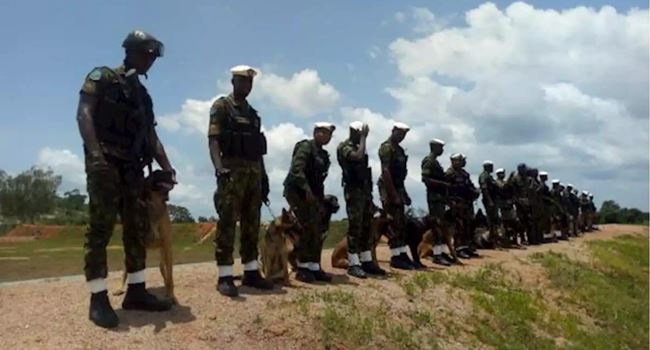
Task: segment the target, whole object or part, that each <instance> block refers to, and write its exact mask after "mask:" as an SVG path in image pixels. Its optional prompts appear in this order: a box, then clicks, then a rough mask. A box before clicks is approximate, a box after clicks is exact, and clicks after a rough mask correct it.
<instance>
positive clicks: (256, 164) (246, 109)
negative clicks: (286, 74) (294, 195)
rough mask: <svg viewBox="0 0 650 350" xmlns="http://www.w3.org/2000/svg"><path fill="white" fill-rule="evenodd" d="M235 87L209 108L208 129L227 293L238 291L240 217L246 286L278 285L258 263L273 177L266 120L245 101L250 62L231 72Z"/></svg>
mask: <svg viewBox="0 0 650 350" xmlns="http://www.w3.org/2000/svg"><path fill="white" fill-rule="evenodd" d="M230 71H231V73H232V79H231V83H232V86H233V91H232V93H231V94H230V95H228V96H223V97H220V98H218V99H217V100H216V101H215V102H214V103H213V104H212V108H210V125H209V129H208V137H209V146H210V157H211V159H212V164H213V165H214V169H215V175H216V177H217V191H216V192H215V196H214V201H215V209H216V210H217V213H218V214H219V225H218V226H217V234H216V237H215V240H214V242H215V254H214V255H215V260H216V261H217V267H218V272H219V280H218V282H217V290H218V291H219V293H221V294H222V295H225V296H230V297H235V296H237V295H238V294H239V292H238V290H237V287H235V284H234V282H233V256H232V252H233V247H234V244H235V226H236V223H237V221H240V232H241V236H240V240H241V246H240V256H241V261H242V263H243V265H244V277H243V279H242V285H244V286H249V287H253V288H258V289H267V290H268V289H273V283H271V282H270V281H266V280H264V279H263V278H262V276H261V275H260V272H259V269H258V266H257V255H258V251H257V238H258V235H259V226H260V209H261V207H262V202H268V194H269V185H268V183H269V182H268V176H267V174H266V169H265V167H264V159H263V156H264V155H265V154H266V138H265V137H264V133H262V132H261V127H262V125H261V124H262V123H261V119H260V117H259V115H258V114H257V111H256V110H255V109H254V108H253V107H251V105H250V104H249V103H248V101H246V97H247V96H248V94H249V93H250V91H251V89H252V88H253V77H255V75H256V74H257V72H256V71H255V70H254V69H253V68H251V67H249V66H236V67H233V68H232V69H231V70H230Z"/></svg>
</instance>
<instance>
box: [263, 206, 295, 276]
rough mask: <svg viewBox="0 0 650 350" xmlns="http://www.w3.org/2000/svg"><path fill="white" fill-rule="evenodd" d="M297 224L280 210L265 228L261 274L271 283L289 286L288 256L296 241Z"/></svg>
mask: <svg viewBox="0 0 650 350" xmlns="http://www.w3.org/2000/svg"><path fill="white" fill-rule="evenodd" d="M299 231H300V229H299V224H298V220H297V219H296V217H295V215H294V214H293V213H292V212H290V211H288V210H286V209H284V208H283V209H282V215H280V216H279V217H278V218H276V219H275V220H273V221H272V222H271V223H270V224H269V226H268V227H267V228H266V231H265V234H264V244H263V245H262V248H261V258H262V272H263V273H264V277H265V278H266V279H267V280H269V281H273V282H282V283H283V284H284V285H289V266H288V265H289V254H290V253H291V252H292V251H293V247H294V242H296V241H297V240H298V235H299Z"/></svg>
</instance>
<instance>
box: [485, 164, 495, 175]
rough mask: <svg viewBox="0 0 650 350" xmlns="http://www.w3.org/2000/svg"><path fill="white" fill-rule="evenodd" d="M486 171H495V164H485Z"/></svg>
mask: <svg viewBox="0 0 650 350" xmlns="http://www.w3.org/2000/svg"><path fill="white" fill-rule="evenodd" d="M485 171H487V172H488V173H491V172H493V171H494V165H491V164H490V165H486V166H485Z"/></svg>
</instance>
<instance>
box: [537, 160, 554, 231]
mask: <svg viewBox="0 0 650 350" xmlns="http://www.w3.org/2000/svg"><path fill="white" fill-rule="evenodd" d="M546 181H548V173H547V172H545V171H540V172H539V182H540V186H541V192H540V195H541V197H542V222H541V226H540V228H541V235H542V239H543V238H544V235H549V234H550V235H551V236H550V240H551V241H553V242H557V237H555V233H554V232H552V230H551V212H552V210H553V199H552V198H551V190H550V189H549V188H548V185H546Z"/></svg>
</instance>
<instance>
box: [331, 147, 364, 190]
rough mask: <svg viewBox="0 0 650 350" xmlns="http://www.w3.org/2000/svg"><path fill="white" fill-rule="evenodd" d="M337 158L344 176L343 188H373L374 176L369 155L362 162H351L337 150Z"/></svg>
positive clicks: (342, 179) (342, 180)
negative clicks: (369, 164)
mask: <svg viewBox="0 0 650 350" xmlns="http://www.w3.org/2000/svg"><path fill="white" fill-rule="evenodd" d="M346 142H350V141H346ZM336 158H337V160H338V162H339V165H340V166H341V170H342V175H343V176H342V178H341V182H342V185H343V187H346V186H350V187H359V188H366V187H367V186H372V184H371V181H372V180H371V179H372V174H371V169H370V167H369V166H368V155H367V154H364V155H363V158H362V159H361V160H351V159H346V158H345V157H343V154H341V152H339V151H338V150H337V154H336Z"/></svg>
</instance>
